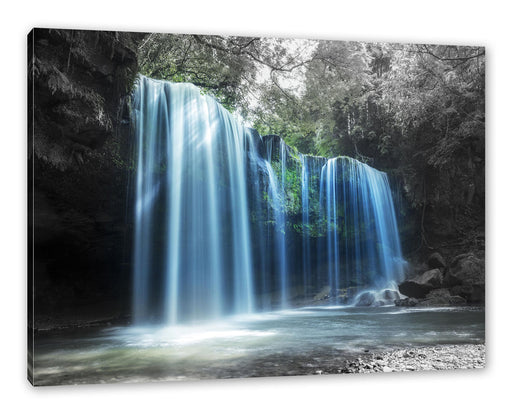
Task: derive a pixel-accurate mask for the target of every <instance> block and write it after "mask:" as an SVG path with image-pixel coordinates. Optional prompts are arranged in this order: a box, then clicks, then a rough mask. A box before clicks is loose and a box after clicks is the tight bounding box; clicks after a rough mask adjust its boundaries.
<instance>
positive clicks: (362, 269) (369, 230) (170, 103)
mask: <svg viewBox="0 0 512 414" xmlns="http://www.w3.org/2000/svg"><path fill="white" fill-rule="evenodd" d="M133 125H134V135H135V144H136V145H135V154H134V159H135V164H134V167H135V177H134V193H135V212H134V244H133V317H134V322H135V323H139V324H141V323H165V324H171V325H172V324H178V323H184V322H187V321H194V320H203V319H216V318H221V317H223V316H225V315H231V314H244V313H252V312H256V311H261V310H270V309H275V308H287V307H290V306H293V305H294V303H296V301H297V300H298V298H300V299H302V300H308V299H311V298H312V296H314V294H315V293H316V291H317V290H318V289H320V288H322V287H324V286H325V285H328V286H329V287H330V296H331V297H332V298H334V302H337V301H338V299H337V298H338V296H339V295H338V293H339V292H340V291H341V290H342V289H344V288H346V287H350V286H367V285H371V286H380V285H382V286H383V285H385V284H386V283H388V282H392V281H396V280H398V279H400V278H401V276H402V269H401V264H402V259H401V250H400V241H399V238H398V232H397V226H396V219H395V213H394V207H393V203H392V198H391V194H390V191H389V183H388V181H387V176H386V174H385V173H382V172H379V171H377V170H375V169H373V168H371V167H369V166H368V165H366V164H363V163H360V162H358V161H356V160H353V159H351V158H348V157H338V158H333V159H329V160H327V159H325V158H321V157H312V156H306V155H303V154H299V153H297V152H295V151H293V150H292V149H291V148H290V147H288V146H287V145H286V144H285V143H284V141H283V140H281V139H280V138H279V137H277V136H265V137H261V136H260V135H259V134H258V133H257V132H256V131H254V130H251V129H249V128H246V127H243V126H242V125H241V124H240V123H239V122H237V121H236V120H235V118H234V117H233V116H232V115H231V114H230V113H229V112H228V111H227V110H226V109H224V108H223V107H222V106H221V105H219V104H218V103H217V102H216V101H215V100H214V99H213V98H211V97H208V96H206V95H203V94H202V93H201V92H200V91H199V89H198V88H196V87H195V86H193V85H191V84H186V83H179V84H173V83H170V82H166V81H156V80H152V79H149V78H146V77H143V76H141V77H140V78H139V81H138V85H137V88H136V90H135V92H134V100H133ZM299 287H301V289H298V288H299ZM298 290H300V291H301V293H300V294H298V293H297V292H298ZM294 301H295V302H294Z"/></svg>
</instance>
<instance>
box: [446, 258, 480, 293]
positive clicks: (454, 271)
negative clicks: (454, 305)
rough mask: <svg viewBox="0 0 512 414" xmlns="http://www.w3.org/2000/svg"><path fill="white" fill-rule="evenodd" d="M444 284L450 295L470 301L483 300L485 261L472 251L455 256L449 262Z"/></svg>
mask: <svg viewBox="0 0 512 414" xmlns="http://www.w3.org/2000/svg"><path fill="white" fill-rule="evenodd" d="M445 285H446V286H447V287H449V288H450V292H451V294H452V295H457V296H461V297H463V298H464V299H466V300H467V301H468V302H470V303H484V302H485V262H484V260H483V259H481V258H479V257H478V256H476V255H475V254H473V253H467V254H462V255H459V256H456V257H455V258H454V259H453V260H452V262H451V263H450V267H449V269H448V272H447V275H446V280H445Z"/></svg>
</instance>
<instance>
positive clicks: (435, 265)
mask: <svg viewBox="0 0 512 414" xmlns="http://www.w3.org/2000/svg"><path fill="white" fill-rule="evenodd" d="M427 264H428V267H429V269H444V268H445V267H446V261H445V260H444V258H443V256H441V254H440V253H437V252H436V253H432V254H431V255H430V256H429V257H428V259H427Z"/></svg>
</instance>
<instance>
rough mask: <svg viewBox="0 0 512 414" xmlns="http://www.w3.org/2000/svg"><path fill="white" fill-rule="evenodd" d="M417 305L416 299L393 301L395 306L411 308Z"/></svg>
mask: <svg viewBox="0 0 512 414" xmlns="http://www.w3.org/2000/svg"><path fill="white" fill-rule="evenodd" d="M417 304H418V299H414V298H405V299H397V300H395V305H396V306H406V307H413V306H416V305H417Z"/></svg>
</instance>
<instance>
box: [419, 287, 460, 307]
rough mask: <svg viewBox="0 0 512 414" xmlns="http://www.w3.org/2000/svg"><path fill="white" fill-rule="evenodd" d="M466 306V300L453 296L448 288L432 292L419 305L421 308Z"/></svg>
mask: <svg viewBox="0 0 512 414" xmlns="http://www.w3.org/2000/svg"><path fill="white" fill-rule="evenodd" d="M465 304H466V299H464V298H463V297H461V296H457V295H452V294H451V292H450V291H449V290H448V289H446V288H442V289H434V290H432V291H431V292H429V293H428V294H427V297H426V298H425V299H423V300H421V301H420V303H419V305H420V306H453V305H465Z"/></svg>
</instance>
